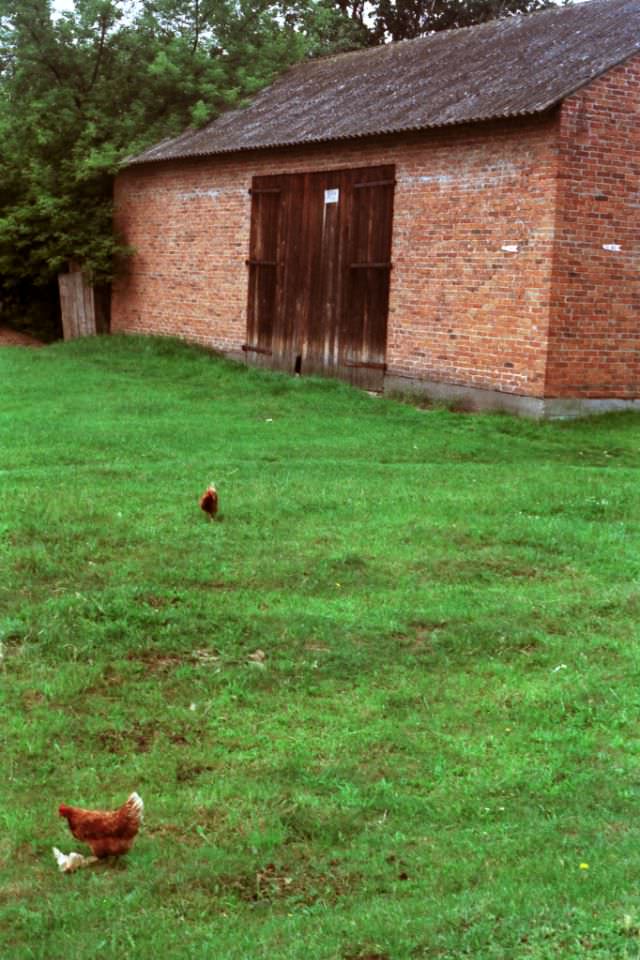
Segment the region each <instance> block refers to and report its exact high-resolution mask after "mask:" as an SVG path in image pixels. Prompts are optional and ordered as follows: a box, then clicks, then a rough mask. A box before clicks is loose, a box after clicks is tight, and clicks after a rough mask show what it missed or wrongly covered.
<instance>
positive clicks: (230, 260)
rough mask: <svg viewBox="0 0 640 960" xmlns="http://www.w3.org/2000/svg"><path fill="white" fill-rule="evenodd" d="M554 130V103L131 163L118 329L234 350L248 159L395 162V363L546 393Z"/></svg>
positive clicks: (241, 300) (303, 165)
mask: <svg viewBox="0 0 640 960" xmlns="http://www.w3.org/2000/svg"><path fill="white" fill-rule="evenodd" d="M556 135H557V117H556V115H553V116H551V117H547V118H543V119H532V120H527V121H521V122H509V123H496V124H487V125H477V126H473V127H465V128H455V129H453V128H452V129H450V130H442V131H438V132H435V133H431V134H422V135H413V136H408V137H407V136H405V137H403V138H389V137H387V138H384V139H379V140H370V141H361V142H360V141H356V142H351V143H348V144H344V145H336V144H332V145H330V146H314V147H304V148H296V149H288V150H281V151H270V152H266V151H265V152H254V153H247V154H236V155H234V156H229V157H226V158H225V157H217V158H209V159H202V160H198V161H181V162H171V163H158V164H148V165H145V166H142V167H132V168H130V169H128V170H125V171H124V172H123V173H122V174H121V175H120V176H119V177H118V178H117V182H116V211H117V213H116V220H117V226H118V227H119V228H120V230H121V231H122V233H123V234H124V237H125V239H126V240H127V242H128V243H130V244H132V245H133V246H134V247H135V248H136V251H137V252H136V254H135V256H134V257H133V258H132V260H131V261H130V263H129V266H128V269H127V272H126V274H124V275H123V276H122V277H121V279H120V280H119V282H118V283H117V284H116V285H115V289H114V293H113V304H112V329H113V330H114V331H123V330H126V331H129V332H143V333H158V334H177V335H180V336H184V337H186V338H188V339H191V340H195V341H197V342H200V343H203V344H207V345H210V346H213V347H215V348H218V349H222V350H226V351H237V350H239V349H240V347H241V345H242V343H243V342H244V341H245V334H246V296H247V271H246V266H245V259H246V257H247V255H248V242H249V218H250V203H249V199H250V198H249V195H248V188H249V186H250V183H251V177H252V175H253V174H259V173H270V172H285V171H287V172H293V171H298V170H317V169H331V168H335V167H341V166H364V165H368V164H378V163H389V162H391V163H395V164H396V176H397V186H396V196H395V214H394V231H393V262H394V269H393V272H392V281H391V283H392V286H391V300H390V309H389V334H388V350H387V362H388V366H389V373H391V374H394V375H398V376H406V377H412V378H421V379H428V380H438V381H443V382H448V383H453V384H468V385H472V386H476V387H484V388H490V389H497V390H501V391H506V392H510V393H517V394H525V395H529V396H541V395H542V392H543V386H544V377H545V355H546V332H547V322H548V310H549V296H550V282H551V274H550V269H551V266H550V265H551V259H550V253H551V247H552V242H553V227H554V198H555V182H556V179H555V177H556V150H555V140H556ZM505 248H517V249H505Z"/></svg>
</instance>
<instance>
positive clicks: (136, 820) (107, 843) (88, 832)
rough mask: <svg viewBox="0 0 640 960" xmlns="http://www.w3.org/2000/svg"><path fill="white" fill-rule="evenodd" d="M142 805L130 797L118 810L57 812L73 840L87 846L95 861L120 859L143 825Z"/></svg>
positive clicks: (64, 808)
mask: <svg viewBox="0 0 640 960" xmlns="http://www.w3.org/2000/svg"><path fill="white" fill-rule="evenodd" d="M143 809H144V804H143V802H142V798H141V797H139V796H138V794H137V793H132V794H131V796H130V797H129V799H128V800H127V801H126V803H123V804H122V806H121V807H119V808H118V809H117V810H83V809H82V807H68V806H67V805H66V804H65V803H62V804H60V807H59V808H58V812H59V813H60V816H61V817H66V819H67V822H68V824H69V829H70V830H71V833H72V834H73V835H74V837H75V838H76V840H82V842H83V843H87V844H89V846H90V847H91V852H92V853H93V855H94V857H98V859H102V857H113V856H120V855H121V854H123V853H127V851H128V850H130V849H131V846H132V844H133V841H134V838H135V836H136V834H137V832H138V829H139V828H140V824H141V823H142V812H143Z"/></svg>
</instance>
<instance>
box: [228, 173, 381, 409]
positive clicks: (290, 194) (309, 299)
mask: <svg viewBox="0 0 640 960" xmlns="http://www.w3.org/2000/svg"><path fill="white" fill-rule="evenodd" d="M394 184H395V168H394V167H393V166H391V165H385V166H377V167H363V168H357V169H350V170H335V171H322V172H320V173H295V174H281V175H272V176H260V177H254V178H253V182H252V187H251V241H250V255H249V260H248V261H247V263H248V267H249V300H248V310H247V343H246V344H245V345H244V349H245V351H246V353H247V357H248V359H249V361H250V362H252V363H256V364H258V365H262V366H269V367H273V368H275V369H280V370H287V371H290V372H291V373H302V374H314V373H322V374H329V375H333V376H338V377H342V378H344V379H346V380H348V381H350V382H351V383H354V384H355V385H357V386H361V387H365V388H367V389H371V390H377V389H381V387H382V382H383V378H384V371H385V355H386V345H387V313H388V307H389V283H390V271H391V233H392V224H393V194H394Z"/></svg>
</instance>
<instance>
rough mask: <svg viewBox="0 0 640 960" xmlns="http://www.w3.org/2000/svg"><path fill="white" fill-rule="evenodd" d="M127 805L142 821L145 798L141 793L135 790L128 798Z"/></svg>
mask: <svg viewBox="0 0 640 960" xmlns="http://www.w3.org/2000/svg"><path fill="white" fill-rule="evenodd" d="M127 806H128V807H129V808H130V810H131V812H132V813H133V815H134V816H136V817H137V818H138V820H139V821H140V823H142V817H143V815H144V800H143V799H142V797H141V796H140V794H139V793H136V792H135V791H134V792H133V793H132V794H130V795H129V798H128V800H127Z"/></svg>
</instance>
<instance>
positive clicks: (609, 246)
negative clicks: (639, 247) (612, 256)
mask: <svg viewBox="0 0 640 960" xmlns="http://www.w3.org/2000/svg"><path fill="white" fill-rule="evenodd" d="M602 249H603V250H608V251H609V253H620V251H621V250H622V247H621V246H620V244H619V243H603V244H602Z"/></svg>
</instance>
